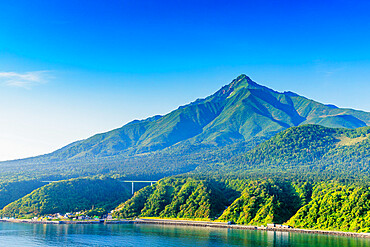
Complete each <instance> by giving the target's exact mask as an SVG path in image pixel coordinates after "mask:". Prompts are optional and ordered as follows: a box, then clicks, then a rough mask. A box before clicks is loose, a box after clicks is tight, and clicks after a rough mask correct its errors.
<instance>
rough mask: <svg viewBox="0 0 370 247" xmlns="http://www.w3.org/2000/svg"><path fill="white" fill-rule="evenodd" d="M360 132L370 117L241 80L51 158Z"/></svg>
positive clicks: (64, 150)
mask: <svg viewBox="0 0 370 247" xmlns="http://www.w3.org/2000/svg"><path fill="white" fill-rule="evenodd" d="M305 123H310V124H320V125H323V126H327V127H348V128H357V127H363V126H366V125H368V124H370V113H366V112H361V111H355V110H351V109H340V108H335V107H333V106H327V105H323V104H320V103H318V102H315V101H312V100H309V99H306V98H304V97H301V96H299V95H297V94H294V93H290V92H284V93H279V92H275V91H273V90H271V89H269V88H266V87H264V86H261V85H258V84H257V83H255V82H253V81H252V80H251V79H250V78H249V77H247V76H245V75H241V76H239V77H238V78H236V79H235V80H233V81H232V82H231V83H230V84H229V85H227V86H225V87H223V88H221V89H220V90H219V91H217V92H216V93H215V94H213V95H211V96H209V97H207V98H205V99H199V100H197V101H195V102H193V103H191V104H188V105H185V106H182V107H179V108H178V109H177V110H174V111H172V112H171V113H169V114H167V115H165V116H155V117H152V118H149V119H146V120H143V121H133V122H131V123H129V124H127V125H125V126H123V127H122V128H119V129H116V130H113V131H110V132H107V133H103V134H98V135H95V136H93V137H91V138H89V139H86V140H83V141H80V142H77V143H75V144H73V145H72V146H68V147H66V148H63V149H61V150H58V151H56V152H55V153H52V154H51V156H53V157H56V158H59V159H70V158H79V157H83V156H94V157H95V156H107V155H112V154H117V153H127V154H132V153H143V152H149V151H156V150H161V149H163V148H166V147H169V146H172V145H174V144H176V143H181V142H183V141H188V143H203V144H216V145H226V144H230V143H234V142H241V141H249V140H251V139H253V138H255V137H256V136H263V137H270V136H272V135H273V134H276V133H277V132H279V131H281V130H284V129H286V128H289V127H292V126H298V125H300V124H305Z"/></svg>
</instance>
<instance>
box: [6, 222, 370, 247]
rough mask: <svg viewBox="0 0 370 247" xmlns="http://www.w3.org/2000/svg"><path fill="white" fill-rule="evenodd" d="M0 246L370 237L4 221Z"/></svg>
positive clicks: (352, 241)
mask: <svg viewBox="0 0 370 247" xmlns="http://www.w3.org/2000/svg"><path fill="white" fill-rule="evenodd" d="M0 246H25V247H27V246H161V247H162V246H166V247H167V246H175V247H182V246H209V247H217V246H325V247H334V246H340V247H347V246H361V247H365V246H367V247H368V246H370V239H361V238H349V237H341V236H328V235H319V234H301V233H286V232H266V231H253V230H238V229H224V228H202V227H191V226H163V225H131V224H127V225H126V224H121V225H103V224H101V225H100V224H98V225H41V224H20V223H0Z"/></svg>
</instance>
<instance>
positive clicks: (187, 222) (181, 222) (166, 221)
mask: <svg viewBox="0 0 370 247" xmlns="http://www.w3.org/2000/svg"><path fill="white" fill-rule="evenodd" d="M0 222H8V223H27V224H52V225H60V224H70V225H76V224H152V225H177V226H197V227H215V228H228V229H240V230H259V231H274V232H293V233H305V234H322V235H334V236H344V237H354V238H369V239H370V233H357V232H341V231H329V230H310V229H300V228H277V227H257V226H245V225H236V224H235V225H229V224H227V223H224V222H212V221H193V220H169V219H135V220H83V221H82V220H81V221H72V220H65V221H35V220H27V219H0Z"/></svg>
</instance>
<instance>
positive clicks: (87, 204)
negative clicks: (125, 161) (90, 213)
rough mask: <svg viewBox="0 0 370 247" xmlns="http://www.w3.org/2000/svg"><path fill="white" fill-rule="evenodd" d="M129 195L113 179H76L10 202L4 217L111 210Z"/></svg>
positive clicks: (3, 212)
mask: <svg viewBox="0 0 370 247" xmlns="http://www.w3.org/2000/svg"><path fill="white" fill-rule="evenodd" d="M129 197H130V193H129V191H128V190H127V189H126V188H125V187H124V185H123V183H121V182H119V181H117V180H113V179H98V178H78V179H70V180H63V181H59V182H53V183H50V184H47V185H45V186H43V187H41V188H38V189H36V190H34V191H32V192H31V193H30V194H28V195H26V196H24V197H22V198H20V199H18V200H16V201H14V202H12V203H10V204H9V205H7V206H5V207H4V208H3V210H2V211H1V214H2V216H6V217H29V218H30V217H34V216H40V215H48V214H55V213H66V212H77V211H80V210H88V209H91V208H102V210H103V211H106V210H110V209H113V208H114V207H116V206H117V205H118V204H119V203H120V202H121V201H122V200H127V199H128V198H129Z"/></svg>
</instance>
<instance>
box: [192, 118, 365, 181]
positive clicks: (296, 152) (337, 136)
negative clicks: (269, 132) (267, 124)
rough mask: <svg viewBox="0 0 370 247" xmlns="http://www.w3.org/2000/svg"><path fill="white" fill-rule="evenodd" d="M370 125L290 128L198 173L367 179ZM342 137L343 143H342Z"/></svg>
mask: <svg viewBox="0 0 370 247" xmlns="http://www.w3.org/2000/svg"><path fill="white" fill-rule="evenodd" d="M369 133H370V128H369V127H364V128H358V129H355V130H351V129H336V128H327V127H323V126H318V125H304V126H299V127H292V128H289V129H287V130H285V131H282V132H280V133H278V134H277V135H276V136H274V137H273V138H271V139H270V140H268V141H266V142H264V143H262V144H260V145H258V146H257V147H256V148H254V149H252V150H250V151H248V152H246V153H245V154H244V155H241V156H239V157H235V158H233V159H231V160H230V161H229V162H226V163H224V164H221V165H218V166H217V167H216V166H214V167H213V168H212V167H209V166H207V167H204V168H203V169H201V168H198V172H199V173H202V172H207V170H208V171H210V170H211V172H213V173H214V172H217V173H221V174H239V175H241V174H244V175H248V174H250V173H251V172H255V173H264V174H269V173H278V172H280V173H285V174H287V173H290V174H306V175H307V174H319V176H321V177H322V178H327V179H330V178H332V177H338V176H342V177H348V178H358V179H367V177H369V172H370V136H369ZM343 140H345V145H343V143H344V142H343Z"/></svg>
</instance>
